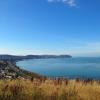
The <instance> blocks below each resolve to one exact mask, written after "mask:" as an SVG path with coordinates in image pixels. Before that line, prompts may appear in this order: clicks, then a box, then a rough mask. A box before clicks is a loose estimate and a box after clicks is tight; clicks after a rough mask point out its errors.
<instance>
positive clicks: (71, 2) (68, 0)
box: [47, 0, 76, 7]
mask: <svg viewBox="0 0 100 100" xmlns="http://www.w3.org/2000/svg"><path fill="white" fill-rule="evenodd" d="M47 1H48V2H50V3H53V2H57V3H64V4H67V5H69V6H71V7H75V6H76V0H47Z"/></svg>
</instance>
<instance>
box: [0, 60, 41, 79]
mask: <svg viewBox="0 0 100 100" xmlns="http://www.w3.org/2000/svg"><path fill="white" fill-rule="evenodd" d="M32 77H33V78H34V77H35V78H40V77H42V76H40V75H38V74H36V73H32V72H29V71H26V70H24V69H20V68H19V67H18V66H16V63H15V62H11V61H0V79H16V78H25V79H31V78H32Z"/></svg>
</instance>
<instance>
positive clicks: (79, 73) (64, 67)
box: [17, 57, 100, 79]
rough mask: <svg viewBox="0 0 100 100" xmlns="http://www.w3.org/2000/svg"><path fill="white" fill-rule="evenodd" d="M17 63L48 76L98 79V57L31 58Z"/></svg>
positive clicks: (99, 60) (99, 70) (99, 68)
mask: <svg viewBox="0 0 100 100" xmlns="http://www.w3.org/2000/svg"><path fill="white" fill-rule="evenodd" d="M17 65H18V66H20V67H21V68H23V69H27V70H29V71H32V72H36V73H39V74H41V75H45V76H49V77H67V78H93V79H100V57H74V58H50V59H31V60H24V61H19V62H17Z"/></svg>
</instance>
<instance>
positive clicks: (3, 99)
mask: <svg viewBox="0 0 100 100" xmlns="http://www.w3.org/2000/svg"><path fill="white" fill-rule="evenodd" d="M0 100H100V85H99V83H98V82H96V81H94V82H92V83H84V82H82V81H79V82H77V81H75V80H69V81H65V80H64V81H63V80H62V81H61V82H58V81H56V80H49V79H48V80H45V81H40V80H33V81H30V80H12V81H11V80H0Z"/></svg>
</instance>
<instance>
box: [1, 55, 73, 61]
mask: <svg viewBox="0 0 100 100" xmlns="http://www.w3.org/2000/svg"><path fill="white" fill-rule="evenodd" d="M71 57H72V56H71V55H26V56H16V55H0V60H10V61H17V60H24V59H42V58H43V59H45V58H71Z"/></svg>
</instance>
